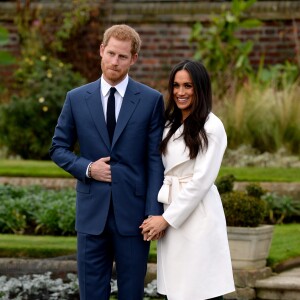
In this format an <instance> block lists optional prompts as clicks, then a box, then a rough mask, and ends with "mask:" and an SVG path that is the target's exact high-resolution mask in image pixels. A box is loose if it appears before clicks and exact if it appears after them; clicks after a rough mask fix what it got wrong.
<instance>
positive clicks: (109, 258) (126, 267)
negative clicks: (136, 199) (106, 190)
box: [77, 205, 150, 300]
mask: <svg viewBox="0 0 300 300" xmlns="http://www.w3.org/2000/svg"><path fill="white" fill-rule="evenodd" d="M128 209H130V208H128ZM149 246H150V243H149V242H145V241H144V240H143V236H142V235H140V236H122V235H120V234H119V232H118V229H117V226H116V221H115V216H114V212H113V207H112V205H111V208H110V211H109V215H108V218H107V222H106V227H105V230H104V232H103V233H102V234H100V235H89V234H83V233H80V232H78V233H77V264H78V279H79V289H80V300H109V297H110V291H111V288H110V281H111V276H112V267H113V261H115V264H116V273H117V284H118V299H119V300H142V299H143V296H144V278H145V275H146V272H147V260H148V254H149Z"/></svg>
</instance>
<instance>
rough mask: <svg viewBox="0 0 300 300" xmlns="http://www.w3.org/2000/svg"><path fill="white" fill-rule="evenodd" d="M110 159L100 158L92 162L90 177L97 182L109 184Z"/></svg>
mask: <svg viewBox="0 0 300 300" xmlns="http://www.w3.org/2000/svg"><path fill="white" fill-rule="evenodd" d="M109 161H110V157H109V156H108V157H102V158H100V159H98V160H96V161H94V162H93V164H92V166H91V177H92V178H93V179H95V180H98V181H104V182H111V170H110V165H109Z"/></svg>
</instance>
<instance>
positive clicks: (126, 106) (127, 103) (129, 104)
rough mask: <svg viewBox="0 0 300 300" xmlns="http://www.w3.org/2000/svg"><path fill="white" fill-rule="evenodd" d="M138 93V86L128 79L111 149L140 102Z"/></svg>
mask: <svg viewBox="0 0 300 300" xmlns="http://www.w3.org/2000/svg"><path fill="white" fill-rule="evenodd" d="M140 96H141V95H140V91H139V89H138V85H137V84H136V83H135V82H134V81H133V80H132V79H130V78H129V81H128V85H127V89H126V92H125V95H124V98H123V102H122V106H121V110H120V113H119V117H118V120H117V124H116V128H115V132H114V137H113V141H112V148H113V147H114V145H115V143H116V141H117V140H118V138H119V137H120V135H121V133H122V131H123V130H124V128H125V126H126V124H127V122H128V120H129V119H130V117H131V115H132V114H133V112H134V110H135V108H136V107H137V104H138V103H139V101H140Z"/></svg>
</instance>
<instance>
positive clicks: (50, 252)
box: [0, 234, 76, 258]
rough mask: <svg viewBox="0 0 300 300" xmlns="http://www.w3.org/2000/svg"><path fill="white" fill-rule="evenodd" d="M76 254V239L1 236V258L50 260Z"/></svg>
mask: <svg viewBox="0 0 300 300" xmlns="http://www.w3.org/2000/svg"><path fill="white" fill-rule="evenodd" d="M75 253H76V237H73V236H72V237H62V236H37V235H36V236H31V235H15V234H1V235H0V257H18V258H50V257H57V256H62V255H70V254H75Z"/></svg>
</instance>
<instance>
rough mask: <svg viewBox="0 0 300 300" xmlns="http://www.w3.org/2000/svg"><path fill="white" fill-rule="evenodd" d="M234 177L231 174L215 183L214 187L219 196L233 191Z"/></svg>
mask: <svg viewBox="0 0 300 300" xmlns="http://www.w3.org/2000/svg"><path fill="white" fill-rule="evenodd" d="M234 181H235V177H234V175H232V174H229V175H224V176H221V177H220V178H218V179H217V181H216V186H217V188H218V191H219V193H220V194H223V193H228V192H231V191H232V190H233V185H234Z"/></svg>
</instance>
